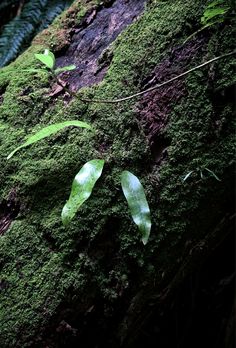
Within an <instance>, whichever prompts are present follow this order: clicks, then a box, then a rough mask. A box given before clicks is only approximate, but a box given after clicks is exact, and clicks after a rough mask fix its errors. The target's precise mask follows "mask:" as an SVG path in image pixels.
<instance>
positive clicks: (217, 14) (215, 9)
mask: <svg viewBox="0 0 236 348" xmlns="http://www.w3.org/2000/svg"><path fill="white" fill-rule="evenodd" d="M229 9H230V7H229V6H227V5H226V2H225V0H215V1H213V2H211V3H210V4H209V5H207V7H206V9H205V11H204V13H203V16H202V17H201V23H202V25H204V26H210V25H213V24H215V23H221V22H223V21H224V19H225V14H226V13H227V12H228V10H229Z"/></svg>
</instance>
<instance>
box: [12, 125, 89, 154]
mask: <svg viewBox="0 0 236 348" xmlns="http://www.w3.org/2000/svg"><path fill="white" fill-rule="evenodd" d="M69 126H75V127H81V128H87V129H90V130H91V129H92V127H91V126H90V125H89V124H87V123H85V122H82V121H76V120H75V121H64V122H60V123H56V124H52V125H50V126H47V127H44V128H43V129H41V130H40V131H39V132H37V133H36V134H34V135H32V136H31V137H29V138H28V140H27V141H26V142H25V143H24V144H22V145H20V146H18V147H17V148H16V149H15V150H13V151H12V152H11V153H10V154H9V155H8V157H7V159H10V158H11V157H12V156H13V155H14V154H15V153H16V152H17V151H19V150H20V149H22V148H23V147H26V146H29V145H31V144H34V143H36V142H38V141H39V140H42V139H44V138H47V137H49V136H50V135H53V134H55V133H57V132H58V131H60V130H61V129H63V128H65V127H69Z"/></svg>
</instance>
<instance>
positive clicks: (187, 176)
mask: <svg viewBox="0 0 236 348" xmlns="http://www.w3.org/2000/svg"><path fill="white" fill-rule="evenodd" d="M194 172H196V173H199V174H200V177H201V179H204V177H205V175H204V173H205V172H207V173H208V174H210V176H212V177H213V178H215V179H216V180H217V181H221V180H220V179H219V177H218V176H217V175H216V174H215V173H214V172H213V171H212V170H210V169H209V168H207V167H205V168H202V169H200V168H198V169H196V170H191V171H190V172H188V174H186V175H185V176H184V178H183V182H185V181H186V180H188V178H189V177H190V176H191V175H192V174H193V173H194ZM205 174H206V173H205Z"/></svg>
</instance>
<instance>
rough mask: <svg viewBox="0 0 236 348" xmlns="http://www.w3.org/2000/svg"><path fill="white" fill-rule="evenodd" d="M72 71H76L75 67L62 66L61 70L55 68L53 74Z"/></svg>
mask: <svg viewBox="0 0 236 348" xmlns="http://www.w3.org/2000/svg"><path fill="white" fill-rule="evenodd" d="M74 69H76V65H67V66H63V67H61V68H57V69H56V70H55V73H56V74H58V73H60V72H62V71H70V70H74Z"/></svg>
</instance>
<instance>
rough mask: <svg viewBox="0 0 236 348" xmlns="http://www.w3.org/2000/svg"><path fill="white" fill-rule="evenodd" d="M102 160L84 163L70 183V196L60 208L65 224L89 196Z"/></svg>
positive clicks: (99, 174) (101, 167)
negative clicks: (61, 208)
mask: <svg viewBox="0 0 236 348" xmlns="http://www.w3.org/2000/svg"><path fill="white" fill-rule="evenodd" d="M103 166H104V160H100V159H94V160H91V161H89V162H87V163H85V164H84V166H83V167H82V168H81V169H80V171H79V173H78V174H77V175H76V176H75V178H74V181H73V183H72V189H71V194H70V197H69V199H68V201H67V203H66V204H65V205H64V207H63V210H62V214H61V217H62V222H63V224H64V225H65V226H66V225H68V224H69V222H70V221H71V220H72V219H73V217H74V216H75V214H76V212H77V211H78V209H79V208H80V207H81V205H82V204H83V203H84V202H85V201H86V200H87V199H88V198H89V197H90V195H91V193H92V190H93V187H94V185H95V184H96V182H97V180H98V179H99V178H100V176H101V174H102V170H103Z"/></svg>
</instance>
